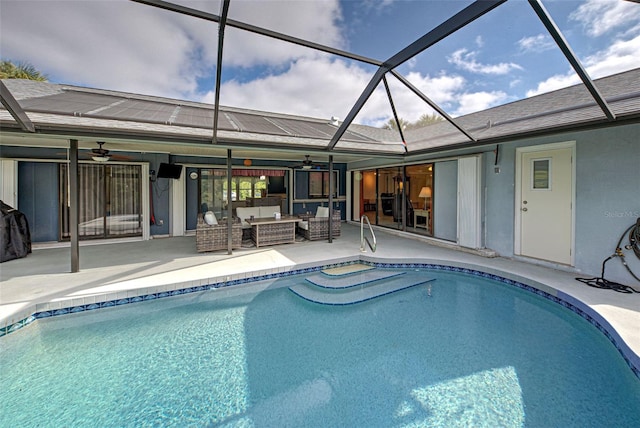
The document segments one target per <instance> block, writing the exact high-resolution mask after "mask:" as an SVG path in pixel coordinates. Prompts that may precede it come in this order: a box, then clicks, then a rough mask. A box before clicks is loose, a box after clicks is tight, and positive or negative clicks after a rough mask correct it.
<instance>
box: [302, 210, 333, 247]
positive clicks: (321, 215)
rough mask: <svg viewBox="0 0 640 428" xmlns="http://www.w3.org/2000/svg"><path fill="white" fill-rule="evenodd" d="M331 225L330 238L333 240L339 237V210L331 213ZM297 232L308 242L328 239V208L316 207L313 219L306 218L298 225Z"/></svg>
mask: <svg viewBox="0 0 640 428" xmlns="http://www.w3.org/2000/svg"><path fill="white" fill-rule="evenodd" d="M305 217H306V216H305ZM332 223H333V224H332V232H333V233H332V236H333V237H334V238H335V237H337V236H340V224H341V214H340V210H334V211H333V220H332ZM298 232H299V233H300V234H302V235H304V237H305V238H306V239H308V240H309V241H317V240H319V239H329V208H327V207H318V211H317V212H316V215H315V217H309V218H306V219H305V220H304V221H301V222H299V223H298Z"/></svg>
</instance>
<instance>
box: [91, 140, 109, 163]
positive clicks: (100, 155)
mask: <svg viewBox="0 0 640 428" xmlns="http://www.w3.org/2000/svg"><path fill="white" fill-rule="evenodd" d="M96 143H98V146H99V147H98V148H97V149H91V159H93V160H94V161H96V162H107V161H108V160H109V159H111V156H109V150H107V149H104V148H102V145H103V144H104V141H96Z"/></svg>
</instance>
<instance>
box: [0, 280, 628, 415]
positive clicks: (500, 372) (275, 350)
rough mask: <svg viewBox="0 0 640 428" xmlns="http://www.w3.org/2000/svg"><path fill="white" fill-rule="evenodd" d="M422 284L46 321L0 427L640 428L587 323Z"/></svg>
mask: <svg viewBox="0 0 640 428" xmlns="http://www.w3.org/2000/svg"><path fill="white" fill-rule="evenodd" d="M425 275H428V276H429V277H431V278H436V280H435V281H433V282H429V283H426V284H423V285H418V286H415V287H412V288H409V289H406V290H402V291H399V292H396V293H393V294H389V295H386V296H383V297H380V298H377V299H374V300H371V301H366V302H363V303H358V304H354V305H347V306H339V307H334V306H325V305H319V304H317V303H312V302H309V301H306V300H304V299H302V298H300V297H299V296H297V295H296V294H294V293H292V292H291V291H290V290H289V289H288V288H287V287H288V286H290V285H292V284H293V283H294V282H296V281H302V280H303V279H300V278H291V277H290V278H287V279H280V280H277V281H272V282H271V283H265V284H264V286H265V287H267V286H268V288H269V289H268V290H264V291H261V292H259V293H251V294H247V291H245V290H246V289H250V288H251V287H246V288H245V289H243V288H242V287H234V288H237V289H236V290H234V289H232V288H230V289H227V290H217V291H210V292H205V293H193V294H190V295H185V296H181V297H178V298H170V299H163V300H157V301H153V302H144V303H138V304H131V305H125V306H122V307H114V308H109V309H103V310H99V311H92V312H87V313H81V314H75V315H68V316H61V317H54V318H50V319H46V320H39V321H38V322H37V323H35V325H31V326H29V327H28V328H25V329H23V330H21V331H20V332H17V333H14V334H10V335H7V336H5V337H2V338H0V346H1V348H0V358H1V360H0V361H1V362H2V371H1V374H0V376H1V378H0V403H2V412H0V426H20V427H28V426H38V427H42V426H56V427H58V426H101V427H106V426H136V427H137V426H151V425H155V426H208V425H212V426H234V427H236V426H247V427H251V426H255V427H272V426H278V427H284V426H295V427H299V426H311V427H314V426H322V427H328V426H367V427H378V426H379V427H390V426H403V427H405V426H406V427H410V426H411V427H412V426H430V427H440V426H442V427H455V426H464V427H468V426H474V427H478V426H487V427H496V426H531V427H538V426H539V427H549V426H563V427H565V426H577V427H585V426H616V427H627V426H628V427H635V426H638V423H639V421H640V381H639V380H638V378H637V377H636V376H635V375H634V374H633V372H632V371H631V370H630V369H629V367H628V366H627V364H626V363H625V361H624V360H623V358H622V357H621V356H620V354H619V353H618V351H617V350H616V349H615V347H614V346H612V344H611V343H610V342H609V341H608V340H607V339H606V337H605V336H604V335H603V334H602V333H601V332H599V331H598V330H597V329H595V328H594V327H593V326H591V325H590V324H589V323H588V322H586V321H585V320H584V319H582V318H580V317H579V316H577V315H576V314H574V313H573V312H570V311H568V310H566V309H565V308H563V307H561V306H560V305H558V304H555V303H553V302H550V301H547V300H545V299H543V298H541V297H539V296H536V295H534V294H532V293H529V292H526V291H523V290H520V289H517V288H515V287H512V286H508V285H505V284H502V283H498V282H494V281H491V280H488V279H484V278H479V277H474V276H471V275H464V274H457V273H455V274H454V273H448V272H433V271H431V272H428V273H427V272H425ZM257 286H258V285H256V286H254V288H255V287H257Z"/></svg>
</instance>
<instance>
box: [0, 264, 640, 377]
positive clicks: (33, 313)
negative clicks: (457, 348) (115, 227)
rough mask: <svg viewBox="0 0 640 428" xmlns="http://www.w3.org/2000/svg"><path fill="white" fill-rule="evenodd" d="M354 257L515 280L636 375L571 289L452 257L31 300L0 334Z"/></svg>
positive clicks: (625, 352) (606, 327)
mask: <svg viewBox="0 0 640 428" xmlns="http://www.w3.org/2000/svg"><path fill="white" fill-rule="evenodd" d="M355 263H362V264H367V265H370V266H374V267H380V268H404V269H420V268H423V269H432V270H441V271H445V272H447V271H449V272H458V273H465V274H470V275H474V276H479V277H483V278H488V279H492V280H495V281H498V282H501V283H504V284H507V285H510V286H515V287H518V288H520V289H522V290H526V291H528V292H531V293H533V294H536V295H538V296H541V297H543V298H545V299H547V300H551V301H552V302H555V303H557V304H559V305H561V306H563V307H565V308H567V309H569V310H571V311H572V312H574V313H576V314H577V315H579V316H580V317H582V318H584V319H585V320H586V321H588V322H589V323H590V324H592V325H593V326H594V327H596V328H597V329H598V330H599V331H600V332H602V333H603V334H604V335H605V337H606V338H607V339H608V340H609V341H610V342H611V343H612V344H613V345H614V346H615V347H616V349H617V350H618V352H619V353H620V354H621V356H622V357H623V359H624V360H625V362H626V363H627V365H628V366H629V368H630V369H631V371H632V372H633V373H634V374H635V375H636V377H638V378H639V379H640V355H638V354H636V353H635V352H634V351H633V349H631V348H630V347H629V345H628V344H627V343H626V341H625V340H624V339H623V338H622V337H621V336H620V334H619V333H618V332H617V331H616V329H615V328H614V327H613V326H612V325H611V323H610V322H609V321H607V319H606V318H605V317H604V316H603V315H602V314H600V313H599V312H598V311H597V310H595V309H594V308H593V307H591V306H590V305H588V304H587V303H585V302H583V301H581V300H580V299H578V298H576V297H575V296H572V295H571V294H568V293H565V292H563V291H561V290H558V289H556V288H554V287H552V286H550V285H548V284H545V283H543V282H540V281H536V280H533V279H531V278H527V277H524V276H521V275H518V274H515V273H511V272H506V271H503V270H500V269H497V268H492V267H488V266H484V265H478V264H475V263H468V262H456V261H451V260H427V259H423V258H418V259H413V260H406V259H404V260H398V259H393V258H379V257H371V256H367V255H364V254H361V255H359V256H349V257H342V258H336V259H332V260H323V261H321V262H311V263H305V264H297V265H294V266H286V267H279V268H275V269H269V270H263V271H254V272H243V273H239V274H231V275H221V276H217V277H212V278H205V279H199V280H193V281H185V282H178V283H173V284H164V285H160V286H153V287H143V288H136V289H130V290H125V291H116V292H110V293H101V294H94V295H90V296H85V297H79V298H61V299H55V300H54V301H50V302H41V303H33V304H30V305H28V306H26V307H24V308H22V309H21V310H20V311H17V312H16V313H14V314H12V315H11V316H9V317H6V319H4V320H0V337H3V336H6V335H8V334H11V333H14V332H15V331H18V330H20V329H22V328H23V327H26V326H28V325H30V324H32V323H34V322H35V321H37V320H39V319H45V318H50V317H55V316H61V315H67V314H73V313H79V312H86V311H91V310H96V309H102V308H108V307H114V306H122V305H126V304H130V303H138V302H143V301H149V300H156V299H161V298H165V297H171V296H180V295H185V294H189V293H195V292H204V291H209V290H218V289H223V288H226V287H233V286H238V285H243V284H248V283H253V282H258V281H265V280H272V279H278V278H282V277H287V276H293V275H300V274H306V273H312V272H319V271H321V270H323V269H329V268H336V267H340V266H345V265H350V264H355Z"/></svg>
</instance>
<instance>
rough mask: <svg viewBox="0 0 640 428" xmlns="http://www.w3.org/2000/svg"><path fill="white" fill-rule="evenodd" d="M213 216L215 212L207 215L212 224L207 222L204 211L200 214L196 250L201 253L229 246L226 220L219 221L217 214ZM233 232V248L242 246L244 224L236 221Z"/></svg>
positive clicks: (197, 224)
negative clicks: (216, 218) (216, 217)
mask: <svg viewBox="0 0 640 428" xmlns="http://www.w3.org/2000/svg"><path fill="white" fill-rule="evenodd" d="M209 213H211V211H209V212H208V213H207V214H209ZM211 216H213V213H211V214H209V215H207V220H209V223H212V224H207V222H206V221H205V219H204V216H203V215H202V213H200V214H198V221H197V223H196V251H198V252H199V253H203V252H206V251H217V250H226V249H227V248H228V238H227V236H228V234H227V222H226V220H223V221H221V222H218V221H217V220H214V219H215V216H213V219H211ZM213 223H215V224H213ZM231 233H232V244H231V248H240V247H241V246H242V225H241V224H240V222H238V221H235V222H234V224H233V226H232V232H231Z"/></svg>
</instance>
